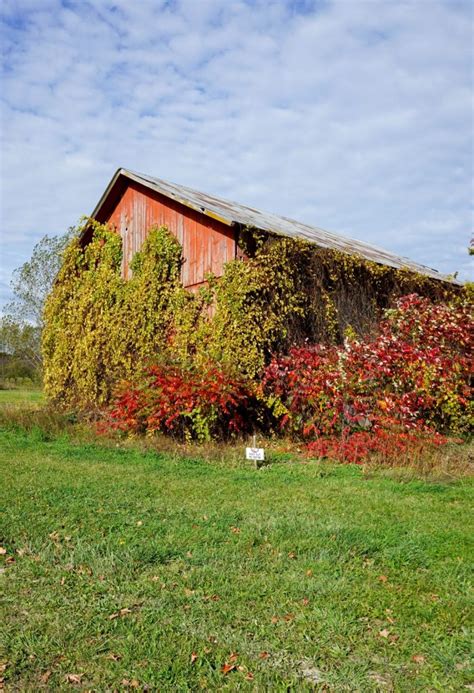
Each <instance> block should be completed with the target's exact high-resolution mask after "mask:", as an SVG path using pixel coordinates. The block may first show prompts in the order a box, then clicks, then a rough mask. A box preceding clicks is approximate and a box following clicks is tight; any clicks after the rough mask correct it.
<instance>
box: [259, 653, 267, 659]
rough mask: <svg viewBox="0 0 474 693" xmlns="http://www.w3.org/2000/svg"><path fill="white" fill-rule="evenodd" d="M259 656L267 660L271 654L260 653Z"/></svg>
mask: <svg viewBox="0 0 474 693" xmlns="http://www.w3.org/2000/svg"><path fill="white" fill-rule="evenodd" d="M258 656H259V657H260V659H267V658H268V657H270V653H269V652H260V654H259V655H258Z"/></svg>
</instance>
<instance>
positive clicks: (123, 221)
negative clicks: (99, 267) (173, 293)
mask: <svg viewBox="0 0 474 693" xmlns="http://www.w3.org/2000/svg"><path fill="white" fill-rule="evenodd" d="M104 221H108V222H109V224H110V225H111V226H114V227H115V228H116V229H117V231H119V233H120V235H121V236H122V243H123V261H122V274H123V276H124V277H125V278H127V277H129V276H130V270H129V268H130V262H131V260H132V257H133V255H134V253H135V252H136V251H137V250H140V249H141V247H142V244H143V242H144V240H145V238H146V236H147V233H148V231H149V230H150V227H152V226H154V225H159V226H161V225H166V226H167V227H168V229H169V230H170V231H171V233H172V234H173V235H174V236H176V238H177V239H178V241H179V242H180V244H181V245H182V247H183V257H184V264H183V268H182V282H183V285H184V286H185V287H188V288H190V289H196V288H198V287H199V286H200V285H201V284H202V283H203V282H204V281H205V276H206V274H207V273H208V272H212V273H213V274H215V275H216V276H218V277H219V276H221V275H222V273H223V267H224V264H225V263H226V262H229V261H230V260H233V259H234V258H235V252H236V250H235V248H236V243H235V231H234V230H233V229H231V228H230V227H228V226H226V225H225V224H222V223H221V222H219V221H217V220H214V219H211V218H210V217H206V216H205V215H204V214H199V213H198V212H195V211H194V210H192V209H189V208H188V207H185V206H184V205H181V204H179V203H178V202H175V201H174V200H170V199H169V198H167V197H165V196H164V195H160V194H159V193H155V192H153V191H151V190H148V189H147V188H145V187H143V186H141V185H139V184H138V183H130V184H129V185H128V186H127V187H126V188H125V190H124V192H123V194H122V196H121V198H120V200H119V201H118V202H117V204H116V206H115V207H114V208H113V209H112V211H111V212H110V213H109V214H108V215H107V218H106V219H104Z"/></svg>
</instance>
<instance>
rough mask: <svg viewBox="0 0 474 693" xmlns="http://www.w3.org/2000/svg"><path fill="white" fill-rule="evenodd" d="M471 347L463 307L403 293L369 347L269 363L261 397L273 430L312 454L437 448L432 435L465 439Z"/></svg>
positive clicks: (310, 349) (305, 350)
mask: <svg viewBox="0 0 474 693" xmlns="http://www.w3.org/2000/svg"><path fill="white" fill-rule="evenodd" d="M473 347H474V333H473V321H472V316H471V313H470V308H469V306H467V305H462V304H460V303H459V302H458V303H457V304H450V305H444V304H433V303H432V302H431V301H430V300H429V299H426V298H422V297H420V296H417V295H416V294H412V295H410V296H406V297H403V298H401V299H399V300H398V301H397V303H396V306H395V307H394V308H393V309H390V310H387V311H386V313H385V318H384V319H383V320H382V322H381V324H380V327H379V330H378V333H377V335H376V336H375V337H373V338H369V339H366V340H361V339H356V338H354V337H352V338H348V339H346V341H345V343H344V345H342V346H325V345H311V346H305V347H295V348H293V349H291V350H290V352H289V354H288V355H286V356H277V357H275V358H274V359H273V360H272V362H271V363H270V364H269V366H268V367H267V369H266V371H265V374H264V377H263V391H264V393H265V395H266V397H267V401H268V403H269V405H270V406H271V408H272V410H273V412H274V414H275V416H276V417H277V418H278V419H279V425H280V428H281V430H282V431H285V432H288V433H291V434H292V435H297V436H300V437H302V438H306V439H307V440H310V441H311V440H312V441H315V442H313V443H312V444H311V449H312V451H313V452H314V453H316V452H319V454H321V455H324V456H336V457H338V458H344V459H348V460H351V461H355V460H360V459H361V458H362V457H363V455H364V454H367V453H369V452H374V453H375V452H378V453H382V454H384V455H386V454H387V452H388V449H389V448H391V449H392V453H393V454H395V453H396V452H397V446H399V447H400V446H401V447H400V449H402V450H407V449H408V448H409V447H411V446H419V445H421V444H424V443H427V442H430V443H431V442H432V443H435V442H440V441H441V439H436V440H435V438H436V436H435V437H434V438H433V437H431V438H430V435H432V434H435V433H436V434H439V433H457V434H462V433H467V432H469V431H470V430H472V424H473V403H472V397H471V395H472V392H471V379H472V368H473V355H474V354H473ZM397 436H398V437H397Z"/></svg>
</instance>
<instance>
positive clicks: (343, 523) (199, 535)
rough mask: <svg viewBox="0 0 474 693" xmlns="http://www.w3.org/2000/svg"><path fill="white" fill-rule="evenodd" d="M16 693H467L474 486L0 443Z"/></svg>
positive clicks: (29, 437)
mask: <svg viewBox="0 0 474 693" xmlns="http://www.w3.org/2000/svg"><path fill="white" fill-rule="evenodd" d="M0 465H1V468H0V478H1V491H2V501H1V505H2V518H1V541H0V545H1V547H2V548H3V549H4V551H3V552H2V553H3V555H1V556H0V559H1V562H2V568H1V575H0V580H1V585H2V593H3V601H2V613H1V614H0V623H1V625H0V628H1V630H2V641H1V647H2V655H1V657H0V659H1V660H2V667H3V668H4V671H3V674H0V676H3V677H4V686H5V689H6V690H22V691H24V690H26V691H29V690H31V691H37V690H41V689H45V690H58V689H64V690H67V689H70V688H71V687H77V688H78V689H79V690H83V691H85V690H94V691H105V690H115V689H117V690H122V689H126V688H130V689H134V688H135V689H138V690H166V691H168V690H169V691H177V690H179V691H182V690H183V691H184V690H199V689H207V690H226V689H228V690H260V691H261V690H270V689H272V690H295V691H299V690H329V691H348V690H349V691H376V690H380V691H382V690H384V691H387V690H388V691H390V690H393V691H403V692H405V691H420V690H430V691H431V690H439V691H460V690H465V686H467V685H468V683H469V670H468V666H469V631H468V626H469V607H470V604H471V602H470V596H469V578H470V569H469V567H470V561H471V559H472V545H471V543H470V535H469V523H468V513H469V508H470V501H471V499H472V485H471V484H470V482H469V481H467V480H463V481H458V482H456V483H451V484H448V483H441V482H438V483H434V482H431V483H429V482H426V481H414V480H412V481H408V482H405V483H402V482H401V481H399V480H397V479H395V478H391V477H390V476H387V475H386V474H385V475H384V474H382V473H375V474H373V475H372V476H370V477H367V476H366V475H364V473H363V471H362V470H361V469H360V468H354V467H349V466H347V467H343V466H339V467H336V466H330V465H324V466H323V465H320V464H317V463H309V464H301V463H294V464H291V463H287V464H275V465H271V466H268V467H264V468H262V469H260V470H258V471H257V470H255V469H251V468H248V467H245V466H244V465H243V464H242V466H241V467H233V468H231V467H229V466H226V465H225V464H209V463H208V462H206V461H202V460H195V459H190V458H179V457H176V456H171V455H169V454H157V453H153V452H140V451H139V450H133V449H122V448H119V447H117V448H112V447H106V446H99V445H96V444H92V443H91V444H85V443H82V444H77V443H76V444H75V443H73V442H71V441H70V440H69V439H68V438H67V437H66V436H63V437H59V438H56V439H54V440H47V439H45V437H44V436H43V435H42V434H41V433H40V432H39V431H37V430H33V432H31V433H30V434H27V433H21V432H20V431H16V432H15V431H3V432H0Z"/></svg>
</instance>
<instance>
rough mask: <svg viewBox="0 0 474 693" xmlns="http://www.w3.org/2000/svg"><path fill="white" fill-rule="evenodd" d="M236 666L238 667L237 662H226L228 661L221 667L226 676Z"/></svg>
mask: <svg viewBox="0 0 474 693" xmlns="http://www.w3.org/2000/svg"><path fill="white" fill-rule="evenodd" d="M235 668H236V666H235V664H230V663H229V662H226V663H225V664H223V666H222V667H221V671H222V673H223V674H224V676H225V675H226V674H228V673H229V672H230V671H234V669H235Z"/></svg>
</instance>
